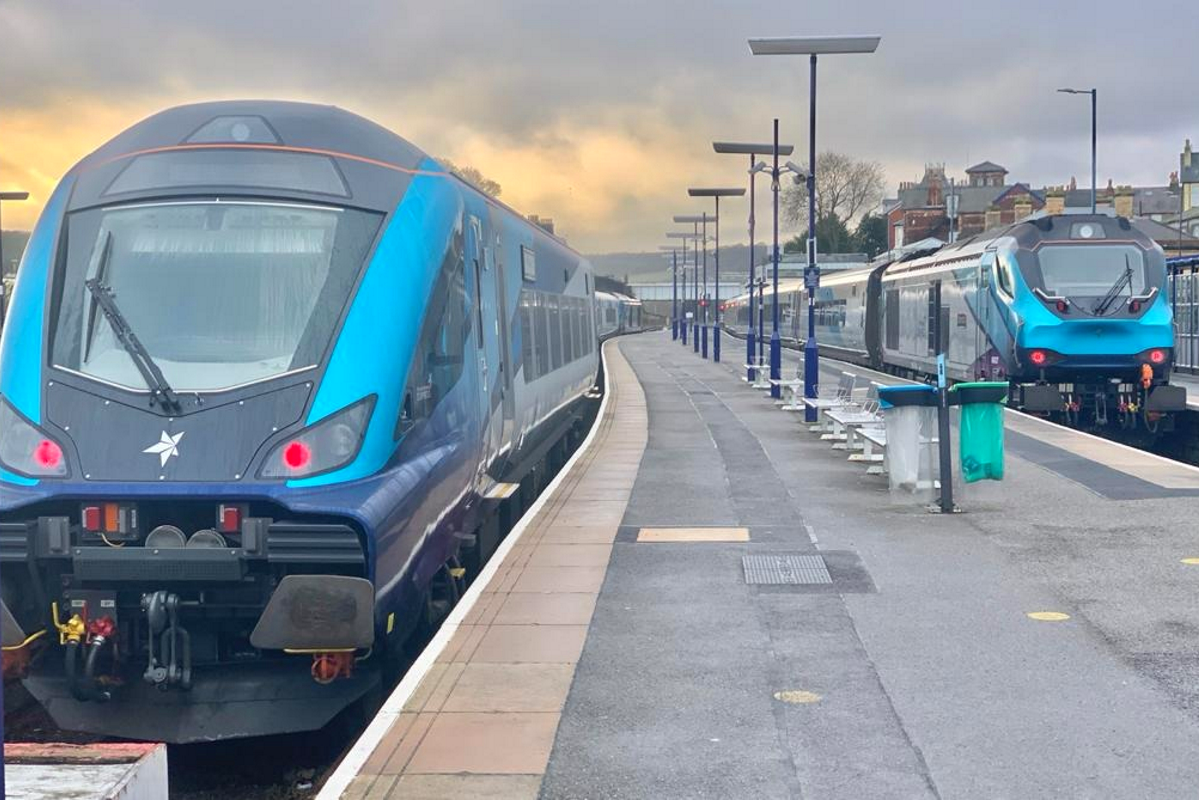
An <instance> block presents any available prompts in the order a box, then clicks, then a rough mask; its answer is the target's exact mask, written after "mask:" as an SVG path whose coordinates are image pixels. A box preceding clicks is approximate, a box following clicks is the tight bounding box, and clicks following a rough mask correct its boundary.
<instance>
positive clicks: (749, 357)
mask: <svg viewBox="0 0 1199 800" xmlns="http://www.w3.org/2000/svg"><path fill="white" fill-rule="evenodd" d="M772 148H773V145H769V144H760V143H759V144H755V143H752V142H712V149H713V150H715V151H716V152H717V153H733V154H740V155H748V156H749V333H748V334H747V335H746V337H745V356H746V360H745V363H746V378H748V380H749V382H750V383H753V382H754V380H755V375H754V368H753V364H754V348H755V344H754V343H755V341H756V337H757V330H758V329H757V328H756V327H755V326H754V266H755V265H754V210H755V202H756V199H757V198H756V195H755V193H754V184H755V183H756V181H755V180H754V179H755V178H756V177H757V174H758V172H759V170H758V169H757V158H758V154H759V153H769V152H772ZM794 149H795V148H794V147H792V146H791V145H789V144H785V145H780V146H779V155H784V156H789V155H791V152H792V151H793V150H794Z"/></svg>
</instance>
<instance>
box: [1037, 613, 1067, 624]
mask: <svg viewBox="0 0 1199 800" xmlns="http://www.w3.org/2000/svg"><path fill="white" fill-rule="evenodd" d="M1028 618H1029V619H1035V620H1036V621H1037V622H1064V621H1065V620H1068V619H1070V615H1069V614H1063V613H1062V612H1060V611H1030V612H1028Z"/></svg>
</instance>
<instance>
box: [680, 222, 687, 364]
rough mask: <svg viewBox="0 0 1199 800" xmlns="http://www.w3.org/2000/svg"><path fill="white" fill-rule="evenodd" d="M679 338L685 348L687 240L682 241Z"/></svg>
mask: <svg viewBox="0 0 1199 800" xmlns="http://www.w3.org/2000/svg"><path fill="white" fill-rule="evenodd" d="M679 334H680V336H679V338H680V339H682V340H683V347H686V346H687V240H686V239H684V240H683V319H682V321H681V322H680V323H679Z"/></svg>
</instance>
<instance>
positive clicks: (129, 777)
mask: <svg viewBox="0 0 1199 800" xmlns="http://www.w3.org/2000/svg"><path fill="white" fill-rule="evenodd" d="M4 768H5V778H6V784H7V785H6V787H5V788H6V789H7V800H163V798H165V797H167V794H168V785H167V748H166V745H161V744H119V743H107V744H103V743H102V744H88V745H68V744H11V743H10V744H5V746H4Z"/></svg>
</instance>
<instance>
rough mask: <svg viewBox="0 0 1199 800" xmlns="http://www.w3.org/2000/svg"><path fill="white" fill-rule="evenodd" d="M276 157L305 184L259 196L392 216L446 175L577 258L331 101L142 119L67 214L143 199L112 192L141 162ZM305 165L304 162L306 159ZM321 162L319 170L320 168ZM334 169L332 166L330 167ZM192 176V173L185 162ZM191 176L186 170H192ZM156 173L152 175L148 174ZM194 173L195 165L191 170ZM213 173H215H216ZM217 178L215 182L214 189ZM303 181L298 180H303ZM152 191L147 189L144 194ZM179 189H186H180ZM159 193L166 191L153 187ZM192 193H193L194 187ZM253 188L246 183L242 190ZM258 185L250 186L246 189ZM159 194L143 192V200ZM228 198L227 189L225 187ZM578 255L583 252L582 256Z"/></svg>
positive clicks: (105, 157) (93, 171)
mask: <svg viewBox="0 0 1199 800" xmlns="http://www.w3.org/2000/svg"><path fill="white" fill-rule="evenodd" d="M214 149H216V150H220V149H228V150H242V151H243V152H244V151H247V150H248V151H258V152H263V153H266V152H270V153H271V154H272V156H273V157H278V158H280V159H286V158H292V159H293V164H295V165H296V167H295V168H294V169H292V173H293V174H294V175H296V176H297V177H298V180H300V181H301V182H302V180H303V179H304V178H305V177H308V178H310V179H311V180H312V183H311V184H310V185H309V186H307V187H301V188H300V189H298V190H297V191H288V188H294V187H281V186H269V187H257V189H258V191H257V192H256V193H257V194H258V195H262V194H264V193H267V194H270V195H272V196H276V195H277V196H281V197H291V196H295V197H297V198H302V197H304V196H305V195H317V196H320V195H322V194H324V195H327V196H330V197H334V198H337V199H338V200H339V201H340V202H345V203H346V204H349V205H355V206H360V207H364V208H369V209H372V210H378V211H383V212H390V211H391V210H393V209H394V208H395V207H396V205H397V204H398V202H399V198H400V197H402V196H403V193H404V191H405V190H406V189H407V186H408V184H409V183H410V182H411V180H412V178H413V177H415V176H416V175H437V176H444V177H445V178H446V179H448V180H453V181H455V182H456V183H457V184H458V185H459V186H461V187H462V188H464V189H465V190H467V191H469V192H471V193H474V194H475V195H477V196H479V197H482V198H483V199H484V200H485V201H486V202H487V203H489V204H491V205H493V206H496V207H497V208H500V209H503V210H504V211H506V212H508V213H511V214H513V215H514V216H515V217H517V218H518V219H519V220H520V221H521V222H522V223H523V224H524V225H525V226H526V227H528V228H529V229H530V230H531V231H533V232H534V235H535V236H537V237H538V238H540V239H542V240H544V241H546V242H547V243H551V242H552V243H553V244H554V245H555V246H556V247H560V248H562V249H564V250H568V251H571V252H572V253H573V252H574V251H573V249H572V248H570V246H569V245H567V244H566V243H565V242H563V241H562V240H561V239H559V238H558V237H556V236H552V235H550V234H549V233H548V232H546V231H545V230H544V229H542V228H541V227H540V226H538V225H534V224H533V223H531V222H529V221H528V220H527V219H526V218H525V216H524V215H523V214H521V213H520V212H519V211H516V210H515V209H513V208H511V207H510V206H508V205H507V204H505V203H503V202H501V201H500V200H497V199H496V198H494V197H490V196H488V195H484V194H482V193H481V192H479V191H478V189H477V188H476V187H474V186H472V185H471V184H470V183H468V182H466V181H464V180H462V179H461V178H460V177H458V176H457V175H454V174H453V173H450V172H448V171H447V170H445V168H444V167H443V166H442V165H441V164H439V163H437V162H436V161H434V162H433V165H432V166H430V165H429V163H428V162H429V161H430V160H432V159H431V157H430V156H429V155H428V154H427V153H425V152H424V151H422V150H421V149H420V148H418V147H417V146H416V145H414V144H412V143H411V142H409V141H408V140H406V139H404V138H403V137H401V136H399V135H398V134H396V133H394V132H392V131H390V130H388V129H387V128H385V127H383V126H382V125H380V124H378V123H377V122H373V121H371V120H369V119H367V118H366V117H363V116H361V115H359V114H355V113H353V112H351V111H346V110H345V109H342V108H338V107H336V106H331V105H321V104H317V103H301V102H293V101H287V100H219V101H213V102H205V103H192V104H188V105H182V106H175V107H173V108H168V109H165V110H163V111H159V112H158V113H156V114H152V115H151V116H149V117H146V118H145V119H143V120H141V121H140V122H137V123H136V124H134V125H132V126H130V127H129V128H127V129H126V130H124V131H122V132H121V133H119V134H117V135H116V136H114V137H113V138H112V139H110V140H108V141H107V142H105V143H104V144H103V145H101V146H100V147H99V148H98V149H96V150H95V151H93V152H92V153H90V154H89V155H87V156H85V157H84V158H83V159H82V160H81V161H80V162H79V163H78V164H76V165H75V167H74V168H73V169H72V170H71V174H72V175H73V176H74V177H75V178H76V179H77V180H76V185H75V186H74V188H73V191H72V195H71V198H70V200H69V205H68V210H75V209H79V208H85V207H88V206H92V205H96V204H99V203H101V202H105V201H109V200H110V199H114V198H113V196H114V195H119V197H116V198H115V199H120V200H127V199H137V193H136V192H133V193H118V192H114V187H116V186H117V177H118V176H119V175H121V174H122V172H129V171H131V170H132V167H133V166H134V164H135V163H136V162H137V161H139V160H140V159H141V157H143V156H149V157H153V156H157V155H161V154H166V153H182V154H184V157H186V155H187V154H188V153H190V152H194V151H198V150H209V151H211V150H214ZM301 160H304V162H306V163H301ZM318 161H319V162H321V163H320V164H316V163H315V162H318ZM329 164H333V165H334V166H331V167H330V166H327V165H329ZM184 166H185V170H186V165H184ZM185 170H184V171H185ZM145 171H146V172H150V171H151V170H148V169H147V170H145ZM192 171H193V172H196V171H197V168H193V169H192ZM209 174H211V173H209ZM213 180H215V181H217V183H216V184H215V185H214V183H213ZM213 180H208V181H207V183H205V185H204V186H203V188H205V189H212V190H218V191H219V190H223V189H224V188H226V187H225V186H223V185H221V184H220V183H219V181H220V179H219V178H216V179H213ZM297 185H298V184H297ZM147 187H149V184H146V185H145V186H144V187H142V188H147ZM178 187H179V188H186V187H185V186H184V184H182V183H179V184H178ZM152 188H154V189H156V190H157V192H156V193H157V194H159V195H161V194H162V188H163V187H162V185H161V184H159V185H157V186H154V187H152ZM192 188H195V187H194V186H193V187H192ZM237 188H239V189H240V192H228V193H230V194H234V193H241V194H248V193H254V192H252V191H248V187H247V185H246V183H245V182H242V183H239V184H237ZM249 188H253V187H249ZM153 193H155V192H151V191H148V190H147V191H143V192H142V194H143V195H144V194H153ZM221 193H222V194H225V193H226V192H224V191H222V192H221ZM575 255H577V253H576V254H575Z"/></svg>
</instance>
